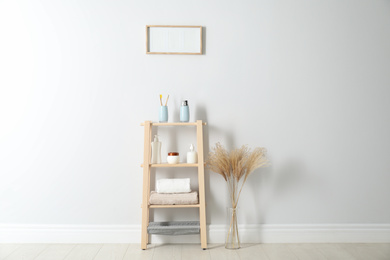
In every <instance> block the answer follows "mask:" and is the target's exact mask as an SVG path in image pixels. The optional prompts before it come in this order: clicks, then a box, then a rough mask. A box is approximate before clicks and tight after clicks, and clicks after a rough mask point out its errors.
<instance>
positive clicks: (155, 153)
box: [151, 135, 161, 163]
mask: <svg viewBox="0 0 390 260" xmlns="http://www.w3.org/2000/svg"><path fill="white" fill-rule="evenodd" d="M151 163H161V142H160V141H159V140H158V136H157V135H155V136H154V141H153V142H152V160H151Z"/></svg>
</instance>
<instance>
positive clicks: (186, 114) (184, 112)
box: [180, 100, 190, 122]
mask: <svg viewBox="0 0 390 260" xmlns="http://www.w3.org/2000/svg"><path fill="white" fill-rule="evenodd" d="M188 121H190V109H189V107H188V101H187V100H184V101H183V102H182V103H181V107H180V122H188Z"/></svg>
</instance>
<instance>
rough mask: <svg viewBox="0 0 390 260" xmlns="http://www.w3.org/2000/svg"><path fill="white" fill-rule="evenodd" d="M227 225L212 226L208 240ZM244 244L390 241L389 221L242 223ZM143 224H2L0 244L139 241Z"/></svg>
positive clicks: (220, 238) (193, 238) (193, 239)
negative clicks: (365, 222)
mask: <svg viewBox="0 0 390 260" xmlns="http://www.w3.org/2000/svg"><path fill="white" fill-rule="evenodd" d="M225 228H226V227H225V226H224V225H209V226H208V232H207V238H208V243H224V239H225V235H226V234H225V233H226V229H225ZM239 234H240V240H241V242H242V243H390V224H340V225H333V224H321V225H320V224H317V225H239ZM140 240H141V226H140V225H12V224H0V243H140ZM151 242H152V243H199V235H189V236H156V235H153V236H151Z"/></svg>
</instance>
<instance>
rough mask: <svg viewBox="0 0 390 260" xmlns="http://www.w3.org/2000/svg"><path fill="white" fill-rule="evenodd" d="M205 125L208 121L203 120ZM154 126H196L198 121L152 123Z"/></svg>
mask: <svg viewBox="0 0 390 260" xmlns="http://www.w3.org/2000/svg"><path fill="white" fill-rule="evenodd" d="M202 124H203V125H206V122H203V123H202ZM141 125H142V126H143V125H145V123H141ZM151 125H152V126H196V125H197V123H196V122H189V123H180V122H177V123H157V122H155V123H153V122H152V123H151Z"/></svg>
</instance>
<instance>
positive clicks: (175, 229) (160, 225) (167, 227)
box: [148, 221, 200, 236]
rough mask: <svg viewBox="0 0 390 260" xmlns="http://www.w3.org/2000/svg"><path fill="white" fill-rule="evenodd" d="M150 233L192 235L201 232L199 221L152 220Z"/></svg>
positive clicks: (149, 227) (149, 228)
mask: <svg viewBox="0 0 390 260" xmlns="http://www.w3.org/2000/svg"><path fill="white" fill-rule="evenodd" d="M148 233H149V234H155V235H171V236H177V235H192V234H199V233H200V225H199V221H167V222H150V223H149V226H148Z"/></svg>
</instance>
